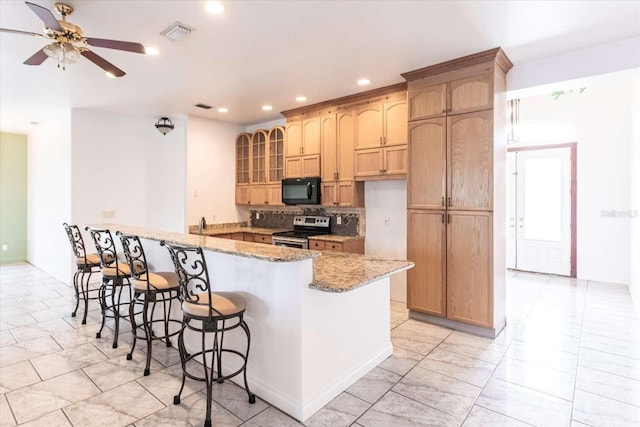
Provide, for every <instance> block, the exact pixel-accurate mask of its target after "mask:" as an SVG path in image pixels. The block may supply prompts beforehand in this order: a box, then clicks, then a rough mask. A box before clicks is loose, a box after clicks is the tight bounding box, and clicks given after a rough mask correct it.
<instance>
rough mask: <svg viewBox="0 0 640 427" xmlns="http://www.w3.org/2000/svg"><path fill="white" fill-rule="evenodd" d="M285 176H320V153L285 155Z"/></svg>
mask: <svg viewBox="0 0 640 427" xmlns="http://www.w3.org/2000/svg"><path fill="white" fill-rule="evenodd" d="M284 162H285V177H286V178H303V177H307V176H320V155H319V154H317V155H312V156H295V157H285V159H284Z"/></svg>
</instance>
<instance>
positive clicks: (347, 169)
mask: <svg viewBox="0 0 640 427" xmlns="http://www.w3.org/2000/svg"><path fill="white" fill-rule="evenodd" d="M355 137H356V130H355V119H354V117H353V113H352V112H349V113H340V114H338V176H337V179H353V176H354V175H353V173H354V172H353V156H354V148H355Z"/></svg>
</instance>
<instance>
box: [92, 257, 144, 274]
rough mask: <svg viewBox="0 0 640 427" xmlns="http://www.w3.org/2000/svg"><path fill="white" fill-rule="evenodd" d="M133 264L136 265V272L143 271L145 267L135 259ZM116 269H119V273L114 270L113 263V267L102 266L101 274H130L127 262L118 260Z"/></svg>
mask: <svg viewBox="0 0 640 427" xmlns="http://www.w3.org/2000/svg"><path fill="white" fill-rule="evenodd" d="M133 265H134V266H135V267H136V272H141V271H144V268H145V267H144V264H143V263H142V261H140V260H135V261H134V262H133ZM117 269H118V270H120V273H117V272H116V267H115V264H114V267H104V268H103V269H102V275H103V276H105V277H116V275H120V276H126V277H128V276H131V269H130V268H129V264H127V263H126V262H123V261H118V268H117Z"/></svg>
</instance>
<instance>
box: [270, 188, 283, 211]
mask: <svg viewBox="0 0 640 427" xmlns="http://www.w3.org/2000/svg"><path fill="white" fill-rule="evenodd" d="M267 204H268V205H271V206H283V204H282V183H280V184H270V185H267Z"/></svg>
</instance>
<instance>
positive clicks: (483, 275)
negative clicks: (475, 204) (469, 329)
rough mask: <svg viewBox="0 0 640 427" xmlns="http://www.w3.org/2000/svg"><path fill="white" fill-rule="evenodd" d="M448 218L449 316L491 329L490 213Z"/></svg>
mask: <svg viewBox="0 0 640 427" xmlns="http://www.w3.org/2000/svg"><path fill="white" fill-rule="evenodd" d="M447 219H448V224H447V317H448V318H449V319H452V320H458V321H460V322H464V323H469V324H472V325H477V326H483V327H487V328H491V327H493V316H492V313H493V286H492V271H491V252H492V249H491V240H490V239H491V233H492V230H491V228H492V227H491V214H490V213H488V212H478V213H469V212H457V213H448V215H447Z"/></svg>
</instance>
